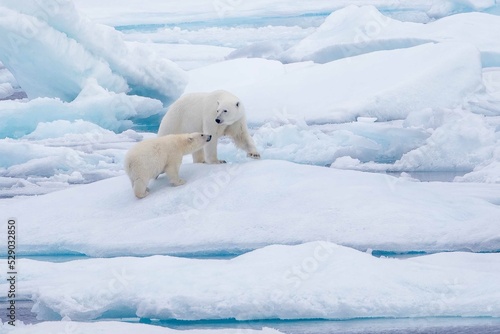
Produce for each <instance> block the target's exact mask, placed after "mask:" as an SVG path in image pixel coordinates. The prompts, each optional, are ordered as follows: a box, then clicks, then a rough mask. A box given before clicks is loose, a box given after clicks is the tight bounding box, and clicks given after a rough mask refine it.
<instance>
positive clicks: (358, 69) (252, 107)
mask: <svg viewBox="0 0 500 334" xmlns="http://www.w3.org/2000/svg"><path fill="white" fill-rule="evenodd" d="M388 59H390V61H388ZM290 65H292V66H290ZM290 65H281V64H280V63H279V62H276V61H265V60H262V59H235V60H231V61H227V62H222V63H217V64H213V65H209V66H206V67H203V68H199V69H195V70H192V71H190V73H189V75H190V82H189V85H188V86H187V87H186V92H192V91H211V90H215V89H227V90H229V91H232V92H233V93H235V94H236V95H237V96H239V97H240V98H241V99H242V101H243V103H244V104H245V105H246V111H247V117H248V121H249V123H250V124H253V125H256V124H262V123H265V122H266V121H269V120H273V119H276V118H280V117H283V115H290V116H293V117H300V118H303V119H305V120H306V121H307V122H309V123H328V122H347V121H354V120H356V119H357V117H360V116H362V117H376V118H377V119H378V120H379V121H386V120H393V119H404V118H406V116H407V115H408V113H410V112H411V111H418V110H421V109H424V108H437V107H452V106H455V105H459V104H461V103H463V102H464V101H465V99H466V98H467V97H468V96H470V95H471V94H472V93H474V92H475V91H476V90H477V89H479V88H480V87H481V86H482V72H481V60H480V55H479V52H478V50H477V49H476V48H475V47H474V46H472V45H471V44H464V43H452V42H450V43H438V44H432V43H429V44H424V45H419V46H416V47H412V48H406V49H398V50H390V51H379V52H372V53H368V54H364V55H360V56H356V57H350V58H345V59H340V60H337V61H332V62H329V63H326V64H321V65H318V64H316V65H314V64H311V63H310V62H309V63H299V64H290ZM235 69H238V70H235ZM240 72H241V75H240ZM235 73H236V74H235ZM240 77H241V79H240ZM214 78H215V79H214Z"/></svg>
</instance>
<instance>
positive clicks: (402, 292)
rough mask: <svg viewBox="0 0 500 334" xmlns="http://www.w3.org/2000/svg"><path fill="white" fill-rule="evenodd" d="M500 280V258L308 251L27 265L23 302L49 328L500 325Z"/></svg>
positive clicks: (325, 248)
mask: <svg viewBox="0 0 500 334" xmlns="http://www.w3.org/2000/svg"><path fill="white" fill-rule="evenodd" d="M1 275H2V276H0V278H1V279H0V282H5V281H6V279H5V274H1ZM499 275H500V255H499V254H471V253H443V254H435V255H428V256H422V257H417V258H410V259H405V260H397V259H388V258H376V257H373V256H371V255H370V254H366V253H363V252H360V251H356V250H353V249H350V248H346V247H342V246H338V245H335V244H332V243H328V242H311V243H306V244H302V245H296V246H279V245H273V246H268V247H265V248H262V249H259V250H256V251H253V252H250V253H247V254H244V255H241V256H239V257H236V258H234V259H231V260H195V259H185V258H175V257H168V256H154V257H148V258H113V259H89V260H79V261H71V262H66V263H46V262H38V261H32V260H25V261H23V274H22V275H20V276H19V279H20V281H19V285H18V286H19V289H18V290H19V291H18V293H19V294H20V295H23V296H32V298H33V300H34V301H35V306H34V307H33V311H34V312H35V313H37V316H38V318H39V319H43V320H56V319H58V318H59V319H60V318H61V317H69V318H70V319H73V320H91V319H97V318H99V317H112V318H121V317H124V318H127V317H140V318H146V319H178V320H200V319H231V318H234V319H236V320H250V319H276V318H278V319H353V318H365V317H370V318H371V317H381V318H385V317H396V318H397V317H437V316H470V317H473V316H474V317H478V316H479V317H480V316H494V317H498V316H500V291H499V290H498V276H499ZM6 285H7V283H2V284H1V285H0V288H2V289H3V290H5V289H7V288H6V287H5V286H6Z"/></svg>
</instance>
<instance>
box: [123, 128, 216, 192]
mask: <svg viewBox="0 0 500 334" xmlns="http://www.w3.org/2000/svg"><path fill="white" fill-rule="evenodd" d="M211 139H212V136H211V135H208V134H203V133H199V132H196V133H186V134H176V135H168V136H163V137H158V138H151V139H146V140H144V141H142V142H140V143H138V144H136V145H135V146H133V147H132V148H131V149H130V150H129V151H128V152H127V154H126V155H125V171H126V172H127V175H128V177H129V178H130V182H131V183H132V188H134V194H135V196H137V197H138V198H143V197H146V196H147V195H148V193H149V192H148V189H147V186H148V183H149V181H150V180H151V179H154V178H157V177H158V175H160V174H161V173H165V174H167V176H168V178H169V180H170V183H172V184H173V185H174V186H180V185H182V184H184V183H186V181H184V180H182V179H180V178H179V167H180V165H181V162H182V157H183V156H184V155H186V154H189V153H193V152H194V151H197V150H199V149H200V148H202V147H203V146H205V145H206V144H207V143H209V142H210V140H211Z"/></svg>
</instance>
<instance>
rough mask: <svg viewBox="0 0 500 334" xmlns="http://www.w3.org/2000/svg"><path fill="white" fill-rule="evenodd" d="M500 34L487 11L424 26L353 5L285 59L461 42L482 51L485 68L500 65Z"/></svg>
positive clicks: (323, 58) (495, 18)
mask: <svg viewBox="0 0 500 334" xmlns="http://www.w3.org/2000/svg"><path fill="white" fill-rule="evenodd" d="M499 30H500V17H499V16H496V15H490V14H485V13H466V14H458V15H452V16H448V17H444V18H442V19H439V20H437V21H434V22H430V23H427V24H422V23H413V22H402V21H398V20H395V19H392V18H390V17H388V16H385V15H383V14H382V13H380V12H379V11H378V10H377V9H376V8H375V7H374V6H363V7H358V6H354V5H352V6H348V7H345V8H342V9H340V10H338V11H335V12H333V13H332V14H330V16H328V17H327V18H326V19H325V22H324V23H323V24H321V26H319V27H318V28H317V29H316V31H315V32H314V33H312V34H310V35H309V36H307V37H306V38H304V39H303V40H302V41H300V42H299V43H297V45H295V46H293V47H292V48H290V49H289V50H287V51H286V52H285V53H284V54H283V55H282V56H281V57H282V58H283V59H285V60H287V61H304V60H313V61H315V62H319V63H325V62H329V61H332V60H335V59H339V58H345V57H351V56H356V55H359V54H363V53H368V52H373V51H377V50H391V49H397V48H407V47H411V46H415V45H419V44H424V43H428V42H431V41H432V42H444V41H456V42H466V43H471V44H473V45H475V46H476V47H477V48H478V49H479V50H480V51H481V57H482V62H483V66H499V65H500V44H499V43H498V42H497V41H498V38H499V35H498V31H499Z"/></svg>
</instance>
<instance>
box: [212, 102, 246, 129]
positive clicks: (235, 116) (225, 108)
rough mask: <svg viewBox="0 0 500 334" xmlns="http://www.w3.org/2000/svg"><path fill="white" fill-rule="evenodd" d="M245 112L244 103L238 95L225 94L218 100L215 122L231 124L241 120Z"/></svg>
mask: <svg viewBox="0 0 500 334" xmlns="http://www.w3.org/2000/svg"><path fill="white" fill-rule="evenodd" d="M243 114H244V110H243V105H242V104H241V102H240V100H239V99H238V98H237V97H236V96H225V97H224V98H222V99H220V100H218V101H217V116H216V117H215V123H217V124H220V125H231V124H233V123H234V122H237V121H239V120H240V119H241V118H242V117H243Z"/></svg>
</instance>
